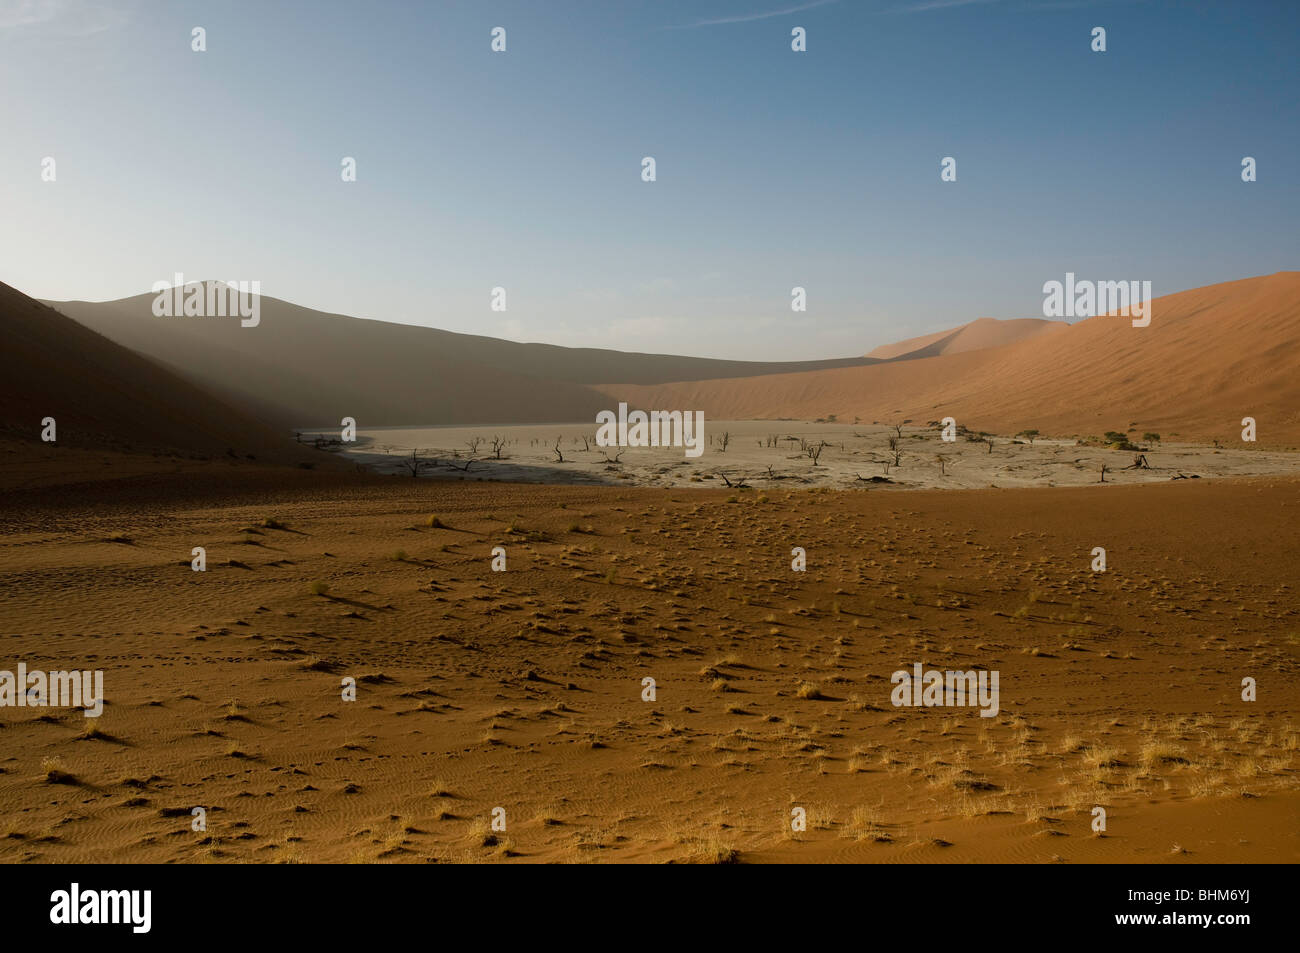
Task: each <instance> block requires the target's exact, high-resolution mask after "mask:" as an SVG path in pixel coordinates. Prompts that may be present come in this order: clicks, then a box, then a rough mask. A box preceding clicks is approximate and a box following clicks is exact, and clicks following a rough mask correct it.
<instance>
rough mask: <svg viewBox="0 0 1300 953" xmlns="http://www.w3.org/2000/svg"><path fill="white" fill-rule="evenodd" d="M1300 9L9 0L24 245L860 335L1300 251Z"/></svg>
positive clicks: (889, 336)
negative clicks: (1062, 285)
mask: <svg viewBox="0 0 1300 953" xmlns="http://www.w3.org/2000/svg"><path fill="white" fill-rule="evenodd" d="M196 26H201V27H203V28H204V29H205V30H206V31H207V47H208V49H207V52H204V53H196V52H193V51H192V50H191V48H190V41H191V29H192V28H193V27H196ZM496 26H502V27H505V28H506V31H507V51H506V52H505V53H493V52H491V50H490V48H489V44H490V40H491V37H490V31H491V30H492V28H493V27H496ZM796 26H801V27H803V28H805V29H806V31H807V45H808V50H807V52H805V53H794V52H792V51H791V49H790V31H791V29H792V28H793V27H796ZM1094 26H1102V27H1105V29H1106V30H1107V47H1108V49H1107V52H1105V53H1094V52H1092V51H1091V50H1090V48H1089V44H1090V39H1091V30H1092V28H1093V27H1094ZM1298 36H1300V4H1297V3H1294V2H1290V0H1287V2H1277V3H1270V2H1252V3H1197V2H1186V0H1185V2H1177V3H1175V2H1156V0H1147V2H1141V0H1139V2H1126V0H1114V2H1096V3H1089V2H1082V0H1079V2H1075V0H1064V2H1056V0H1041V2H1036V0H985V2H978V0H977V2H960V0H929V2H925V0H882V2H852V0H838V2H822V3H811V2H809V0H803V2H801V0H695V2H667V0H666V2H650V0H628V2H614V0H609V2H594V0H593V2H567V0H547V2H528V3H492V2H482V0H477V2H451V3H434V2H423V3H415V2H408V3H399V2H392V0H374V2H365V3H357V2H353V3H340V2H332V0H321V2H311V3H297V2H289V0H274V2H271V0H268V2H243V0H238V2H222V3H192V2H175V0H172V2H161V0H159V2H154V0H104V2H92V0H0V89H3V95H2V96H0V129H2V130H3V137H2V138H0V280H3V281H5V282H7V283H9V284H12V285H14V286H15V287H17V288H19V289H20V290H22V291H25V292H27V293H28V294H32V295H35V296H38V297H48V298H86V299H91V300H102V299H109V298H116V297H122V296H126V295H130V294H138V293H141V292H145V291H148V290H149V287H150V286H151V285H152V284H153V283H154V282H156V281H160V280H164V279H170V278H171V276H172V275H173V274H174V273H176V272H182V273H184V274H185V276H186V277H187V278H189V279H198V278H223V279H234V280H258V281H260V282H261V285H262V290H263V292H264V293H265V294H269V295H274V296H276V297H281V298H285V299H287V300H290V301H294V302H296V303H299V304H303V305H307V306H310V307H314V308H320V309H322V310H327V311H336V312H342V313H347V314H355V315H358V316H362V317H373V318H380V319H384V320H390V321H402V322H407V323H412V324H426V325H430V326H434V327H441V328H447V329H450V330H456V331H466V332H472V333H479V334H489V335H495V336H501V337H508V338H512V339H515V340H526V341H544V342H548V343H555V344H564V345H572V346H586V347H612V348H619V349H623V350H641V351H662V352H669V353H683V354H695V355H704V356H717V357H736V358H749V359H756V360H779V359H802V358H816V357H841V356H848V355H852V354H858V353H863V352H865V351H867V350H869V349H870V348H871V347H873V346H875V345H876V344H879V343H884V342H887V341H892V340H897V339H900V338H904V337H909V336H912V335H916V334H921V333H925V332H927V331H932V330H937V329H939V328H943V327H948V326H952V325H956V324H960V323H963V322H965V321H968V320H971V319H973V318H976V317H980V316H986V315H987V316H994V317H1034V316H1041V313H1042V310H1041V309H1042V299H1043V295H1042V290H1041V289H1042V285H1043V282H1045V281H1048V280H1050V279H1053V278H1055V279H1061V278H1063V276H1064V274H1065V272H1067V271H1073V272H1075V273H1076V275H1078V276H1079V277H1080V278H1094V279H1105V280H1128V279H1139V280H1150V281H1151V282H1152V284H1153V290H1154V293H1155V294H1156V295H1160V294H1164V293H1168V292H1171V291H1178V290H1183V289H1185V288H1190V287H1196V286H1199V285H1204V284H1210V283H1214V282H1218V281H1225V280H1230V279H1234V278H1241V277H1248V276H1251V275H1258V274H1267V273H1271V272H1274V271H1278V270H1283V269H1295V268H1300V227H1297V221H1300V188H1298V187H1297V175H1300V167H1298V164H1297V154H1298V153H1300V131H1298V130H1300V96H1298V94H1300V67H1298V66H1297V55H1296V54H1297V48H1296V44H1297V37H1298ZM647 155H649V156H654V157H655V159H656V162H657V173H658V180H657V181H656V182H653V183H646V182H642V181H641V175H640V172H641V159H642V157H643V156H647ZM1248 155H1249V156H1254V157H1255V158H1256V159H1257V161H1258V181H1257V182H1254V183H1251V184H1246V183H1243V182H1242V181H1241V177H1240V164H1241V159H1242V157H1243V156H1248ZM46 156H52V157H54V158H55V160H56V163H57V176H58V178H57V181H56V182H54V183H48V182H42V181H41V177H40V173H41V162H42V159H43V158H44V157H46ZM344 156H353V157H355V158H356V160H357V178H358V180H357V181H356V182H354V183H344V182H342V181H341V179H340V175H339V172H340V160H341V159H342V157H344ZM944 156H953V157H955V158H956V159H957V170H958V176H957V181H956V182H954V183H944V182H941V181H940V178H939V171H940V160H941V159H942V158H943V157H944ZM795 285H799V286H803V287H805V288H806V289H807V293H808V311H807V312H806V313H803V314H797V313H794V312H792V311H791V310H790V289H791V288H792V287H793V286H795ZM495 286H503V287H505V288H506V289H507V296H508V297H507V301H508V310H507V311H506V312H505V313H499V312H493V311H491V310H490V308H489V300H490V292H491V289H492V288H493V287H495Z"/></svg>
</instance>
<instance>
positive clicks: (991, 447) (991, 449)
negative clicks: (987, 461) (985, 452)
mask: <svg viewBox="0 0 1300 953" xmlns="http://www.w3.org/2000/svg"><path fill="white" fill-rule="evenodd" d="M984 442H985V443H987V444H988V445H989V453H992V452H993V438H992V437H985V438H984Z"/></svg>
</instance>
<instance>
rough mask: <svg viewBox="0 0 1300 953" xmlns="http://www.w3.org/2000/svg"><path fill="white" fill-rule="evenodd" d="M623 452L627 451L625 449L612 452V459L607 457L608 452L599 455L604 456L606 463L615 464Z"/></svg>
mask: <svg viewBox="0 0 1300 953" xmlns="http://www.w3.org/2000/svg"><path fill="white" fill-rule="evenodd" d="M625 453H627V450H626V449H623V450H620V451H619V452H618V453H616V454H614V459H613V460H611V459H610V458H609V454H608V453H602V454H601V456H602V457H603V458H604V460H605V462H606V463H615V464H616V463H618V461H619V458H620V457H622V456H623V454H625Z"/></svg>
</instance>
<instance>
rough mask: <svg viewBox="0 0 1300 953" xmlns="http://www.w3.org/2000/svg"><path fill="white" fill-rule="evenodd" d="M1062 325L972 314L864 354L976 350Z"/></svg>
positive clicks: (886, 357) (922, 354) (887, 356)
mask: <svg viewBox="0 0 1300 953" xmlns="http://www.w3.org/2000/svg"><path fill="white" fill-rule="evenodd" d="M1064 327H1067V324H1066V322H1064V321H1048V320H1046V319H1045V318H1010V319H1008V320H1001V321H1000V320H998V319H997V318H976V319H975V320H974V321H972V322H970V323H969V324H963V325H961V326H960V327H956V328H949V329H948V330H946V331H936V332H935V333H934V334H925V335H922V336H921V337H915V338H908V339H907V340H906V341H899V342H897V343H896V344H882V345H880V347H878V348H876V349H875V350H874V351H872V352H871V353H870V354H868V355H867V357H874V358H878V359H880V360H885V361H887V360H892V359H893V358H909V359H913V358H918V357H938V356H939V355H940V354H961V353H962V352H963V351H979V350H983V349H984V348H988V347H1005V346H1006V345H1008V344H1014V343H1016V342H1017V341H1024V340H1027V339H1028V338H1031V337H1037V336H1038V335H1040V334H1043V333H1044V332H1049V331H1058V330H1060V329H1061V328H1064Z"/></svg>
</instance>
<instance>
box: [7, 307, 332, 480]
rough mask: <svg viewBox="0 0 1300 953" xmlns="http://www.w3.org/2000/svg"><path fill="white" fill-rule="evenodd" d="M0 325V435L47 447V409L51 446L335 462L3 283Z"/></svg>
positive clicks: (60, 448) (261, 459)
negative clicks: (43, 438) (0, 346)
mask: <svg viewBox="0 0 1300 953" xmlns="http://www.w3.org/2000/svg"><path fill="white" fill-rule="evenodd" d="M0 327H2V328H3V329H4V338H5V373H4V374H3V375H0V415H2V416H0V419H2V420H3V428H2V429H0V434H3V437H4V438H5V439H6V440H9V441H19V442H27V443H36V444H37V445H38V446H43V444H41V442H40V433H41V421H42V419H43V418H45V417H53V418H54V419H55V421H56V427H57V433H56V435H57V441H56V442H55V443H54V444H51V445H49V446H50V448H51V449H52V450H54V449H58V450H65V449H72V448H79V449H94V450H110V451H117V452H124V453H170V454H179V455H183V456H189V457H195V456H198V457H223V458H230V457H232V456H233V457H235V458H238V459H240V460H243V461H247V460H248V458H249V455H252V456H254V457H256V458H257V459H258V460H259V461H261V462H271V463H282V464H289V463H297V462H301V461H305V460H318V459H320V458H322V457H324V459H325V460H326V461H330V462H332V458H330V457H327V456H325V455H323V454H320V453H317V452H315V451H310V450H308V449H307V448H305V447H298V446H296V445H295V444H294V443H293V442H292V437H291V436H290V435H289V434H287V433H277V432H276V431H274V430H273V429H271V428H269V427H267V426H266V425H265V424H263V423H262V422H260V421H258V420H256V419H255V418H253V417H252V416H249V415H248V414H247V413H246V412H245V411H243V410H240V409H237V408H235V407H232V406H230V405H228V404H225V403H223V402H221V401H219V400H217V399H216V398H214V397H212V396H211V395H210V394H207V393H205V392H204V391H202V390H201V389H199V388H198V387H196V386H194V385H193V384H191V383H189V382H188V381H185V380H182V379H181V378H180V377H178V376H177V375H176V374H174V373H172V372H171V371H170V370H167V369H166V368H163V367H160V366H158V365H157V364H155V363H154V362H153V361H151V360H148V359H147V358H145V357H142V356H141V355H139V354H136V353H134V352H132V351H130V350H128V349H126V348H125V347H122V346H121V345H118V344H115V343H113V342H112V341H110V340H108V339H107V338H105V337H102V336H101V335H99V334H96V333H95V332H94V331H91V330H89V329H87V328H85V327H82V326H81V325H80V324H78V323H77V322H76V321H73V320H72V319H70V318H68V317H65V316H64V315H62V314H59V313H58V312H57V311H55V310H54V309H52V308H49V307H47V306H46V305H44V304H41V303H40V302H38V301H35V300H33V299H32V298H29V297H27V296H26V295H24V294H22V293H21V292H19V291H16V290H15V289H13V288H11V287H9V286H8V285H6V284H2V283H0Z"/></svg>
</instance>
